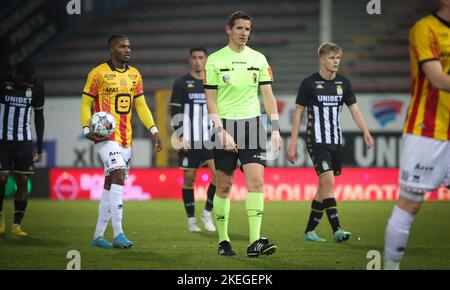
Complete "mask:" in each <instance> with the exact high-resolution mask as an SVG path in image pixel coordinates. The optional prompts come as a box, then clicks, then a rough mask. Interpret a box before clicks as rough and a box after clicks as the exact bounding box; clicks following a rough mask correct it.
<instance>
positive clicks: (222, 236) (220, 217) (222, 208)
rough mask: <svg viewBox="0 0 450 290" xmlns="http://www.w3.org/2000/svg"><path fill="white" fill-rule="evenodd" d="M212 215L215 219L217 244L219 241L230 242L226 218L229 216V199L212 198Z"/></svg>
mask: <svg viewBox="0 0 450 290" xmlns="http://www.w3.org/2000/svg"><path fill="white" fill-rule="evenodd" d="M213 204H214V215H215V217H216V227H217V233H218V234H219V243H220V242H221V241H225V240H226V241H230V237H228V216H229V215H230V199H229V198H221V197H219V196H218V195H216V196H214V201H213Z"/></svg>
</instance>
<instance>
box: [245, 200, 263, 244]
mask: <svg viewBox="0 0 450 290" xmlns="http://www.w3.org/2000/svg"><path fill="white" fill-rule="evenodd" d="M245 208H246V209H247V216H248V227H249V232H250V235H249V242H250V244H252V243H253V242H254V241H256V240H259V238H261V222H262V216H263V210H264V195H263V194H262V193H261V192H249V193H248V195H247V200H246V201H245Z"/></svg>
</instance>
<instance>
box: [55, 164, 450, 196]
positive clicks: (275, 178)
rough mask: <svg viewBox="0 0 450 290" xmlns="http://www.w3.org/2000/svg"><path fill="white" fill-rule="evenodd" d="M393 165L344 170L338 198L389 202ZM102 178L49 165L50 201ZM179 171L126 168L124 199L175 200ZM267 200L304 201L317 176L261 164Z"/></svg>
mask: <svg viewBox="0 0 450 290" xmlns="http://www.w3.org/2000/svg"><path fill="white" fill-rule="evenodd" d="M210 181H211V176H210V173H209V171H208V170H207V169H200V170H198V173H197V180H196V183H195V197H196V199H198V200H205V199H206V192H207V189H208V185H209V182H210ZM397 181H398V169H391V168H390V169H363V168H344V169H343V174H342V176H340V177H337V178H336V188H335V194H336V198H337V200H340V201H389V200H396V199H397V196H398V184H397ZM103 182H104V176H103V171H102V170H100V169H51V170H50V192H51V195H50V196H51V199H54V200H77V199H84V200H98V199H100V196H101V194H102V190H103ZM182 184H183V172H182V170H181V169H132V170H131V171H130V176H129V178H128V180H127V181H126V183H125V193H124V196H123V198H124V200H152V199H181V187H182ZM264 189H265V195H264V196H265V199H266V200H267V201H310V200H312V199H313V198H314V194H315V193H316V192H317V176H316V174H315V172H314V170H313V169H311V168H267V169H266V173H265V185H264ZM246 196H247V188H246V183H245V176H244V175H243V173H242V172H240V170H236V174H235V177H234V183H233V186H232V188H231V199H232V200H245V198H246ZM425 199H426V200H435V201H444V200H445V201H449V200H450V191H449V190H448V189H447V188H445V187H440V188H439V189H438V190H436V191H434V192H432V193H427V194H426V195H425Z"/></svg>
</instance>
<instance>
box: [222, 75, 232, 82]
mask: <svg viewBox="0 0 450 290" xmlns="http://www.w3.org/2000/svg"><path fill="white" fill-rule="evenodd" d="M222 80H223V82H224V83H228V82H229V81H230V76H229V75H224V76H223V77H222Z"/></svg>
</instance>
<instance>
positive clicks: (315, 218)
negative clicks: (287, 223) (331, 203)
mask: <svg viewBox="0 0 450 290" xmlns="http://www.w3.org/2000/svg"><path fill="white" fill-rule="evenodd" d="M322 216H323V204H322V203H321V202H318V201H317V200H313V201H312V204H311V213H310V214H309V220H308V225H307V226H306V230H305V233H307V232H310V231H314V229H315V228H316V227H317V225H318V224H319V223H320V219H321V218H322Z"/></svg>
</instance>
